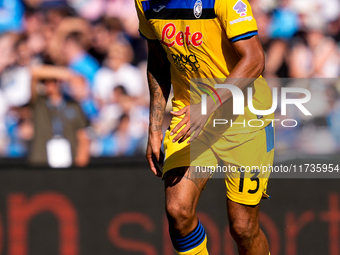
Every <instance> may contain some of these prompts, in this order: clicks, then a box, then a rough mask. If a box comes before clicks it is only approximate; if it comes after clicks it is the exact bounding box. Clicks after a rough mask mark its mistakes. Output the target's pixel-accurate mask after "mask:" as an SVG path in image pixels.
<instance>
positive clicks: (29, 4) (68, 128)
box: [0, 0, 340, 255]
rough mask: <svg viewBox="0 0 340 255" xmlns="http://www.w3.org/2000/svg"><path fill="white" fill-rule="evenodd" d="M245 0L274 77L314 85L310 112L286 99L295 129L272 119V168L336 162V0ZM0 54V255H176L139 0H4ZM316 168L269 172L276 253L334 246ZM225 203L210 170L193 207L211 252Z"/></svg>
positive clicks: (272, 80)
mask: <svg viewBox="0 0 340 255" xmlns="http://www.w3.org/2000/svg"><path fill="white" fill-rule="evenodd" d="M250 2H251V5H252V7H253V12H254V15H255V18H256V19H257V23H258V27H259V36H260V40H261V42H262V45H263V47H264V50H265V53H266V71H265V73H264V76H265V77H266V78H267V80H268V83H269V85H270V86H271V87H282V86H297V87H301V86H302V85H301V83H298V84H295V85H294V82H296V81H305V82H302V83H303V84H304V85H303V87H304V88H308V89H309V90H310V91H311V93H312V100H311V102H310V104H309V105H308V106H307V108H308V109H311V111H312V112H313V116H308V117H306V116H302V115H299V114H297V112H298V111H297V110H296V109H295V108H294V109H291V110H289V109H288V115H289V116H288V117H287V118H294V119H296V120H298V122H299V125H298V126H297V127H296V128H292V129H286V128H280V125H278V126H277V129H276V145H275V146H276V147H275V150H276V152H275V153H276V154H275V162H276V164H278V165H280V164H284V165H290V164H295V165H297V167H298V166H299V165H303V164H305V163H308V164H312V163H313V164H318V163H322V164H327V165H329V164H333V167H335V166H338V169H339V165H340V157H339V152H340V83H339V79H338V76H339V73H340V54H339V53H340V1H339V0H280V1H279V0H250ZM0 53H1V57H0V170H1V171H0V254H9V255H28V254H34V255H46V254H49V255H57V254H62V255H78V254H83V255H93V254H96V255H109V254H110V255H112V254H114V255H126V254H128V255H130V254H146V255H158V254H159V255H174V251H173V248H172V246H171V242H170V239H169V237H168V229H167V223H166V220H165V213H164V209H163V208H164V206H163V203H164V198H163V194H162V190H163V183H162V181H160V180H159V179H157V178H156V177H154V176H152V174H151V172H150V170H148V166H147V164H146V161H145V159H144V152H145V146H146V142H147V140H146V139H147V130H148V118H149V116H148V114H149V113H148V107H149V106H148V101H149V98H148V88H147V81H146V75H145V73H146V57H147V48H146V42H145V41H144V40H143V39H142V38H140V36H139V33H138V20H137V15H136V12H135V7H134V1H133V0H67V1H66V0H0ZM277 78H280V79H277ZM296 78H304V79H303V80H296ZM293 79H294V80H293ZM168 110H170V105H169V107H168ZM276 118H278V119H280V118H281V117H280V116H279V113H278V114H277V116H276ZM165 119H166V121H165V123H164V130H165V129H166V128H167V127H168V123H169V120H170V115H169V113H167V115H166V118H165ZM55 155H57V157H54V156H55ZM48 165H49V166H50V167H52V168H53V169H51V168H50V167H48ZM60 168H61V169H60ZM334 173H335V172H334ZM314 177H315V176H314V175H313V174H311V175H308V178H309V179H303V178H300V179H297V178H295V179H284V178H283V179H278V178H275V177H273V178H272V179H271V180H270V182H269V190H268V192H269V194H270V195H271V197H272V199H270V200H269V201H264V202H263V203H262V205H261V206H262V211H261V213H260V224H261V227H262V228H263V230H264V232H265V233H266V235H267V236H268V239H269V244H270V247H271V254H272V255H283V254H285V255H298V254H302V255H304V254H306V255H307V254H308V255H320V254H329V255H340V229H339V228H340V188H339V179H338V178H333V179H322V178H314ZM339 177H340V176H339ZM287 178H294V177H292V176H291V175H290V177H287ZM224 204H225V186H224V182H223V180H218V179H212V180H210V181H209V183H208V185H207V188H206V190H205V191H204V192H203V194H202V197H201V201H200V204H199V208H198V211H199V217H200V220H201V222H202V223H203V225H204V226H205V228H206V230H207V233H208V237H209V241H208V243H209V249H210V254H211V255H220V254H228V255H236V254H237V251H236V248H235V246H234V245H233V241H232V239H231V236H230V234H229V232H228V222H227V217H226V212H225V207H224Z"/></svg>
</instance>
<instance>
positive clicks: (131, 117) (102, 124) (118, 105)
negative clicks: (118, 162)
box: [93, 85, 149, 156]
mask: <svg viewBox="0 0 340 255" xmlns="http://www.w3.org/2000/svg"><path fill="white" fill-rule="evenodd" d="M123 116H126V117H127V118H128V119H126V120H125V121H126V123H125V124H124V125H123V126H120V124H121V123H120V122H121V120H122V118H123ZM148 118H149V114H148V108H147V107H146V106H143V105H140V104H138V102H137V101H136V100H134V98H133V97H131V96H129V95H128V93H127V91H126V89H125V88H124V87H123V86H120V85H118V86H117V87H115V88H114V89H113V92H112V93H111V100H110V103H109V104H107V105H105V107H103V109H102V110H101V114H100V116H99V120H98V122H97V125H96V126H95V127H96V128H95V130H96V134H97V135H98V140H97V141H96V142H95V144H94V145H93V153H94V154H95V155H104V154H105V155H106V156H108V154H109V151H110V153H116V152H117V148H115V146H117V145H116V144H112V143H113V142H114V141H117V135H118V134H122V132H123V131H124V133H125V135H126V136H127V137H128V141H129V143H130V142H131V144H130V145H131V146H133V147H134V148H130V149H129V151H134V153H137V152H139V153H140V152H142V151H143V149H144V146H145V143H146V139H145V138H146V137H145V132H146V131H147V128H148ZM113 130H118V131H119V132H118V133H115V132H113ZM109 138H110V139H109ZM122 140H123V139H120V140H119V141H122ZM127 146H128V145H127ZM128 147H129V146H128ZM108 148H110V149H108ZM112 155H115V154H111V156H112Z"/></svg>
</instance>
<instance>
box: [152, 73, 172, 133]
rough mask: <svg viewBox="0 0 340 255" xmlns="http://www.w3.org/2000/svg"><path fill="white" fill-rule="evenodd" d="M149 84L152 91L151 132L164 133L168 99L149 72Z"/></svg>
mask: <svg viewBox="0 0 340 255" xmlns="http://www.w3.org/2000/svg"><path fill="white" fill-rule="evenodd" d="M147 75H148V83H149V90H150V123H149V130H150V132H158V131H162V125H163V119H164V113H165V107H166V103H167V98H166V97H165V96H164V94H163V91H162V89H161V87H160V85H159V84H158V82H157V80H156V79H155V77H154V76H153V75H152V73H151V72H149V71H148V74H147Z"/></svg>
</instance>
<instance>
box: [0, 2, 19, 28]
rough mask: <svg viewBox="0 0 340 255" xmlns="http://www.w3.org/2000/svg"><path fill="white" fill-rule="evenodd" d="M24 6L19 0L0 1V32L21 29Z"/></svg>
mask: <svg viewBox="0 0 340 255" xmlns="http://www.w3.org/2000/svg"><path fill="white" fill-rule="evenodd" d="M23 15H24V6H23V4H22V2H21V0H1V1H0V34H2V33H4V32H9V31H12V32H14V31H16V32H18V31H21V30H22V26H23V24H22V18H23Z"/></svg>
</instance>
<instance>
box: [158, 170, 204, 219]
mask: <svg viewBox="0 0 340 255" xmlns="http://www.w3.org/2000/svg"><path fill="white" fill-rule="evenodd" d="M209 178H210V172H209V171H205V170H203V171H201V169H200V168H198V167H179V168H176V169H172V170H169V171H168V172H167V173H166V174H165V176H164V183H165V203H166V206H167V208H168V207H169V206H170V207H177V208H178V207H179V209H181V210H184V211H189V212H191V213H193V212H194V211H195V209H196V206H197V202H198V199H199V197H200V194H201V192H202V190H203V189H204V187H205V185H206V183H207V181H208V180H209Z"/></svg>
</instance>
